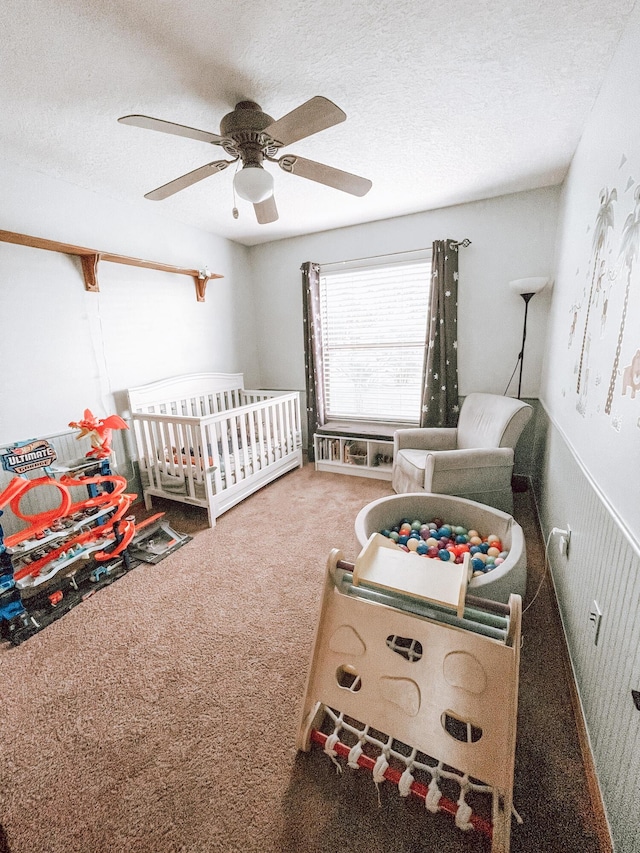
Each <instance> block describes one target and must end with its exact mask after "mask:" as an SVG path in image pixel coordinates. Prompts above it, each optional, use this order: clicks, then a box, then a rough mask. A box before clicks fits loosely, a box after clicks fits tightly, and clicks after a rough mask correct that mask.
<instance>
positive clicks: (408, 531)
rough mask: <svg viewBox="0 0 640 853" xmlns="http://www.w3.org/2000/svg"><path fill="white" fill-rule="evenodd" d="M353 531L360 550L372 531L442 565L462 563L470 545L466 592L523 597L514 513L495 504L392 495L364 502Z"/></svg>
mask: <svg viewBox="0 0 640 853" xmlns="http://www.w3.org/2000/svg"><path fill="white" fill-rule="evenodd" d="M403 525H404V526H403ZM355 533H356V540H357V544H358V547H359V549H362V548H363V547H364V546H365V545H366V543H367V541H368V540H369V537H370V536H371V534H372V533H382V535H384V536H388V538H390V539H391V540H392V541H396V542H397V544H398V547H400V548H402V549H403V550H409V551H415V553H417V554H421V555H425V556H427V557H433V558H438V559H440V560H442V561H443V563H446V562H447V561H449V562H450V561H452V560H453V561H457V562H461V561H462V559H463V554H464V552H465V551H466V550H467V549H468V550H469V553H470V557H471V567H472V570H473V577H472V578H471V581H470V582H469V593H470V594H472V595H476V596H478V597H480V598H489V599H492V600H494V601H503V602H505V603H506V602H507V601H508V600H509V595H510V593H512V592H513V593H517V594H518V595H521V596H522V598H523V599H524V595H525V592H526V549H525V542H524V534H523V532H522V528H521V527H520V525H519V524H517V522H516V521H515V520H514V519H513V518H512V516H510V515H508V514H507V513H504V512H501V511H500V510H497V509H494V508H493V507H489V506H486V505H485V504H479V503H477V502H475V501H469V500H466V499H465V498H458V497H453V496H451V495H439V494H438V495H435V494H428V493H425V492H421V493H410V494H401V495H391V496H389V497H385V498H379V499H378V500H377V501H373V502H372V503H370V504H367V506H365V507H364V508H363V509H362V510H361V511H360V512H359V513H358V516H357V518H356V523H355ZM396 537H397V539H396ZM456 549H457V550H456Z"/></svg>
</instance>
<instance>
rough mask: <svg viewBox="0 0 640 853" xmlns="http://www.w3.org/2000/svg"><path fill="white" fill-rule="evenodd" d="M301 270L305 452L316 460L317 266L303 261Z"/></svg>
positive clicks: (319, 392) (320, 392) (320, 407)
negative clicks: (304, 382) (305, 426)
mask: <svg viewBox="0 0 640 853" xmlns="http://www.w3.org/2000/svg"><path fill="white" fill-rule="evenodd" d="M300 269H301V270H302V307H303V318H302V322H303V327H304V369H305V375H306V390H307V452H308V454H309V462H313V461H314V460H315V453H314V449H313V434H314V433H315V432H316V430H317V429H318V428H319V427H321V426H323V425H324V422H325V410H324V374H323V365H322V325H321V322H322V321H321V318H320V264H314V263H312V262H311V261H306V262H305V263H304V264H302V266H301V267H300Z"/></svg>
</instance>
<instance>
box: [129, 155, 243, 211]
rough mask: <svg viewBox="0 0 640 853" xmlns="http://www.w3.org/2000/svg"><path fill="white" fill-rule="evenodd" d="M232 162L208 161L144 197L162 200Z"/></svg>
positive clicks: (219, 170)
mask: <svg viewBox="0 0 640 853" xmlns="http://www.w3.org/2000/svg"><path fill="white" fill-rule="evenodd" d="M232 162H233V160H215V161H214V162H213V163H207V164H206V166H199V167H198V168H197V169H194V170H193V172H187V174H186V175H182V176H181V177H179V178H176V179H175V180H174V181H169V183H168V184H163V185H162V186H161V187H158V188H157V189H155V190H152V191H151V192H150V193H145V196H144V197H145V198H148V199H151V201H162V199H163V198H167V197H168V196H170V195H173V194H174V193H177V192H179V191H180V190H184V189H186V188H187V187H190V186H191V185H192V184H197V183H198V181H202V180H204V179H205V178H208V177H209V175H215V174H216V172H221V171H222V170H223V169H226V168H227V166H229V165H230V164H231V163H232Z"/></svg>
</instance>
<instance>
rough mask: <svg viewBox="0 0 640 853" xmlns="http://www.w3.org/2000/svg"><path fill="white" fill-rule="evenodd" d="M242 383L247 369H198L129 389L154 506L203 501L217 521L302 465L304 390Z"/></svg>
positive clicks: (146, 491)
mask: <svg viewBox="0 0 640 853" xmlns="http://www.w3.org/2000/svg"><path fill="white" fill-rule="evenodd" d="M243 386H244V379H243V375H242V374H241V373H198V374H192V375H189V376H177V377H174V378H172V379H165V380H161V381H158V382H151V383H149V384H148V385H139V386H137V387H136V388H130V389H129V390H128V396H129V408H130V412H131V421H132V432H133V434H134V436H135V442H136V448H137V455H138V463H139V466H140V479H141V481H142V489H143V494H144V502H145V506H146V507H147V509H151V499H152V497H153V496H157V497H162V498H168V499H169V500H175V501H181V502H182V503H186V504H191V505H193V506H200V507H204V508H205V509H206V510H207V513H208V517H209V524H210V526H211V527H213V526H214V524H215V522H216V518H217V517H218V516H219V515H221V514H222V513H223V512H226V511H227V510H228V509H231V507H233V506H235V505H236V504H237V503H239V502H240V501H242V500H244V498H246V497H248V496H249V495H251V494H253V492H255V491H257V490H258V489H260V488H262V487H263V486H265V485H267V483H270V482H271V481H272V480H274V479H276V478H277V477H280V476H281V475H282V474H284V473H286V472H287V471H291V470H293V469H294V468H298V467H300V466H301V465H302V428H301V421H300V395H299V393H298V392H297V391H250V390H245V388H244V387H243Z"/></svg>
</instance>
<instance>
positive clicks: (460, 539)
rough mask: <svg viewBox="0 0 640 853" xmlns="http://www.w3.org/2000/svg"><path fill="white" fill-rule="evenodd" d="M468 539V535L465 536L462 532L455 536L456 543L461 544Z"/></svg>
mask: <svg viewBox="0 0 640 853" xmlns="http://www.w3.org/2000/svg"><path fill="white" fill-rule="evenodd" d="M468 541H469V537H468V536H465V534H464V533H458V535H457V536H456V542H457V543H458V545H463V544H465V543H466V542H468Z"/></svg>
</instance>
